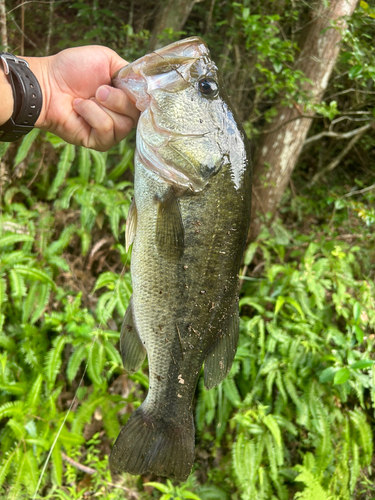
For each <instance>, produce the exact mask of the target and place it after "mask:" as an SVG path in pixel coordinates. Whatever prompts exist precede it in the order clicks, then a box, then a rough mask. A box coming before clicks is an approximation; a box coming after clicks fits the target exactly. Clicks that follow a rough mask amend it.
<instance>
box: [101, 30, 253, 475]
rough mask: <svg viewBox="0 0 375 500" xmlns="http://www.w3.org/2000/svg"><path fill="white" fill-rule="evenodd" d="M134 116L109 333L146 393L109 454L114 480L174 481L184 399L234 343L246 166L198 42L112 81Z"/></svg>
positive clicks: (187, 405) (181, 447)
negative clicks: (123, 285)
mask: <svg viewBox="0 0 375 500" xmlns="http://www.w3.org/2000/svg"><path fill="white" fill-rule="evenodd" d="M113 84H114V85H115V86H116V87H118V88H121V89H123V90H124V91H125V92H126V93H127V94H128V95H129V96H130V97H131V98H132V99H133V100H134V101H135V102H136V105H137V107H138V108H139V109H140V110H141V112H142V113H141V117H140V119H139V123H138V127H137V151H136V155H135V184H134V200H133V203H132V206H131V209H130V212H129V217H128V221H127V235H126V236H127V244H128V245H130V244H131V243H133V251H132V260H131V273H132V280H133V296H132V299H131V301H130V304H129V308H128V310H127V312H126V315H125V318H124V323H123V326H122V330H121V340H120V347H121V355H122V359H123V362H124V367H125V369H126V370H127V371H128V372H130V373H134V372H135V371H136V370H138V369H139V368H140V366H141V365H142V362H143V360H144V358H145V355H146V353H147V356H148V362H149V380H150V388H149V392H148V394H147V397H146V399H145V401H144V402H143V404H142V405H141V406H140V407H139V408H138V409H137V410H135V411H134V413H133V414H132V415H131V417H130V418H129V420H128V422H127V424H126V425H125V426H124V427H123V428H122V430H121V432H120V434H119V436H118V438H117V440H116V443H115V445H114V448H113V451H112V454H111V457H110V465H111V470H112V471H113V472H115V473H118V472H123V471H125V472H129V473H131V474H144V473H146V472H148V473H153V474H155V475H157V476H167V477H169V478H175V479H177V480H180V481H184V480H186V479H187V478H188V476H189V474H190V472H191V469H192V466H193V463H194V419H193V398H194V392H195V389H196V385H197V381H198V378H199V374H200V371H201V367H202V364H203V363H204V383H205V387H206V388H207V389H211V388H212V387H215V386H216V385H217V384H219V383H220V382H221V381H222V380H223V379H224V378H225V377H226V376H227V374H228V373H229V370H230V368H231V365H232V362H233V359H234V355H235V352H236V348H237V343H238V335H239V318H238V281H239V280H238V271H239V267H240V264H241V259H242V254H243V251H244V247H245V242H246V237H247V233H248V227H249V221H250V207H251V164H250V157H249V149H248V144H247V139H246V136H245V133H244V131H243V129H242V127H241V125H240V124H239V122H238V120H237V119H236V117H235V115H234V113H233V111H232V110H231V108H230V105H229V102H228V97H227V95H226V93H225V91H224V90H223V87H222V85H221V83H220V80H219V77H218V74H217V67H216V65H215V63H214V62H213V61H212V60H211V58H210V53H209V51H208V48H207V46H206V43H205V42H204V40H202V39H201V38H198V37H192V38H188V39H185V40H181V41H179V42H176V43H173V44H171V45H168V46H167V47H164V48H162V49H159V50H157V51H156V52H153V53H151V54H148V55H146V56H144V57H142V58H141V59H138V60H137V61H135V62H133V63H132V64H130V65H128V66H126V67H125V68H123V69H122V70H120V71H119V72H118V73H117V74H116V75H115V77H114V79H113Z"/></svg>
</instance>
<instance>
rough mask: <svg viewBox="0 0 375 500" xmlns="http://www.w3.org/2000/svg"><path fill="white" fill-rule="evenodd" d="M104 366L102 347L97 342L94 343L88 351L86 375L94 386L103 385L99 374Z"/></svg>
mask: <svg viewBox="0 0 375 500" xmlns="http://www.w3.org/2000/svg"><path fill="white" fill-rule="evenodd" d="M103 364H104V347H103V344H102V343H101V342H99V341H98V340H97V341H96V342H95V343H94V345H93V346H92V348H91V349H90V353H89V358H88V363H87V373H88V375H89V377H90V378H91V380H92V381H93V382H94V384H96V385H98V386H100V385H101V384H102V383H103V379H102V376H101V372H102V370H103Z"/></svg>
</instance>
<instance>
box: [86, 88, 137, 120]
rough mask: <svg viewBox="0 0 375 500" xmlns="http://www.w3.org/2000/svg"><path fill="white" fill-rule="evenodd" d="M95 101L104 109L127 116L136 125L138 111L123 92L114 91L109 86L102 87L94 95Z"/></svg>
mask: <svg viewBox="0 0 375 500" xmlns="http://www.w3.org/2000/svg"><path fill="white" fill-rule="evenodd" d="M95 97H96V99H97V100H98V102H99V103H100V104H102V105H103V106H105V107H106V108H108V109H110V110H112V111H114V112H115V113H120V114H122V115H127V116H130V117H131V118H133V120H134V123H135V124H136V123H137V121H138V118H139V110H138V109H137V108H136V107H135V104H134V102H133V101H132V100H131V99H130V97H129V96H128V95H127V94H125V92H124V91H123V90H120V89H115V88H114V87H110V86H109V85H102V86H101V87H99V88H98V89H97V91H96V94H95Z"/></svg>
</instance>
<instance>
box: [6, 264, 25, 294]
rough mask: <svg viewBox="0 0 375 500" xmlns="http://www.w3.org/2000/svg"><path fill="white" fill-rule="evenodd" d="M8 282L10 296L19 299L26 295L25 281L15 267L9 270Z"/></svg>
mask: <svg viewBox="0 0 375 500" xmlns="http://www.w3.org/2000/svg"><path fill="white" fill-rule="evenodd" d="M9 282H10V289H11V291H12V297H14V298H15V299H19V298H21V297H24V296H25V295H26V285H25V281H24V279H23V277H22V276H20V274H18V272H17V271H16V270H15V269H11V270H10V271H9Z"/></svg>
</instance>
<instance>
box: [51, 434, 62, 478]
mask: <svg viewBox="0 0 375 500" xmlns="http://www.w3.org/2000/svg"><path fill="white" fill-rule="evenodd" d="M52 463H53V468H52V472H53V482H54V483H56V484H58V485H59V486H61V484H62V473H63V465H62V456H61V444H60V443H59V441H57V443H55V447H54V448H53V450H52Z"/></svg>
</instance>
